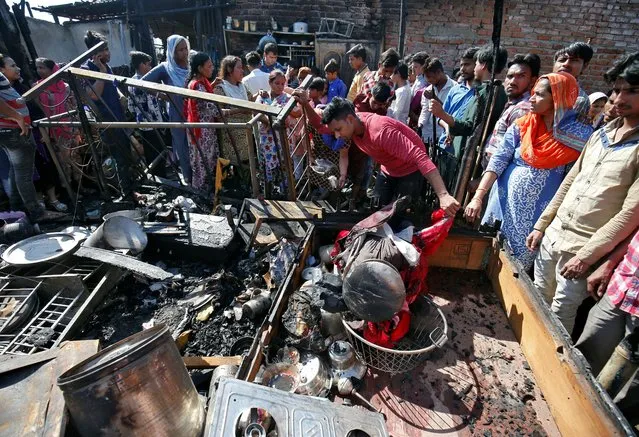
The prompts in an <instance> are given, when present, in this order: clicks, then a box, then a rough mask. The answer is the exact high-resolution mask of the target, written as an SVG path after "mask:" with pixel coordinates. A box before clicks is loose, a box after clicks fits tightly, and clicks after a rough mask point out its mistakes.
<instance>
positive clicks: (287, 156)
mask: <svg viewBox="0 0 639 437" xmlns="http://www.w3.org/2000/svg"><path fill="white" fill-rule="evenodd" d="M291 100H293V99H291ZM279 130H280V138H281V143H282V144H281V146H282V155H283V156H282V158H283V159H284V167H285V172H286V178H287V179H288V199H289V200H296V199H297V194H296V190H295V174H294V173H293V160H292V159H291V148H290V147H289V145H288V138H287V136H286V126H285V125H283V126H282V127H280V128H279Z"/></svg>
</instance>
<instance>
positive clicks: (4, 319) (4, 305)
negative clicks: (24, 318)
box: [0, 281, 42, 329]
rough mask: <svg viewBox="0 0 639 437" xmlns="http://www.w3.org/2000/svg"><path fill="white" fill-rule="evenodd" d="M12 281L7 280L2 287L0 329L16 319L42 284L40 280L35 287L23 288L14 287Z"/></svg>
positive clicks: (0, 292)
mask: <svg viewBox="0 0 639 437" xmlns="http://www.w3.org/2000/svg"><path fill="white" fill-rule="evenodd" d="M12 282H13V281H7V282H6V283H4V284H3V285H2V286H1V287H0V329H2V328H4V327H5V326H7V325H8V324H10V323H11V322H12V321H13V320H15V318H16V317H17V316H18V314H20V313H21V311H22V308H23V307H24V305H25V304H26V303H27V302H29V300H31V299H33V297H34V294H36V293H37V292H38V288H40V285H42V283H41V282H40V283H38V285H36V286H35V287H29V288H22V287H12V286H11V285H12Z"/></svg>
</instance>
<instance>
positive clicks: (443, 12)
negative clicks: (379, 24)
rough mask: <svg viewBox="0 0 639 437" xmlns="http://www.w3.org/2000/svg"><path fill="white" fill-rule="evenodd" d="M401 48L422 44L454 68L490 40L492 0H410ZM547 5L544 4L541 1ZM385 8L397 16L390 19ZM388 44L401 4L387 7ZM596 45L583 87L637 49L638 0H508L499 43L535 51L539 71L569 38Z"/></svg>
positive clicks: (600, 86)
mask: <svg viewBox="0 0 639 437" xmlns="http://www.w3.org/2000/svg"><path fill="white" fill-rule="evenodd" d="M407 4H408V7H407V12H408V19H407V26H406V39H405V51H406V52H407V53H410V52H415V51H418V50H425V51H427V52H428V53H429V54H430V55H431V56H437V57H439V58H440V59H442V61H443V62H444V63H445V66H446V68H447V69H449V70H452V68H453V67H454V66H455V64H456V62H457V60H458V58H459V55H460V54H461V53H462V52H463V50H464V49H466V48H467V47H470V46H472V45H479V44H484V43H486V42H489V41H490V37H491V33H492V7H491V5H492V1H491V2H484V1H463V0H453V1H450V0H449V1H445V0H428V1H425V0H421V1H419V0H408V3H407ZM542 5H545V6H542ZM389 13H392V14H393V15H394V16H396V17H397V20H392V19H391V16H390V15H389ZM384 16H385V17H386V23H387V27H386V40H385V43H386V47H390V46H395V47H396V46H397V41H398V29H399V10H398V8H396V9H394V10H392V11H391V10H388V11H387V13H386V14H385V15H384ZM588 38H591V39H592V40H591V44H592V46H593V48H594V49H595V55H594V57H593V59H592V62H591V63H590V65H589V67H588V69H587V70H586V71H585V72H584V75H583V76H582V78H581V79H580V82H581V84H582V86H583V87H584V89H585V90H586V91H587V92H589V93H590V92H593V91H600V90H601V91H606V90H607V89H608V88H609V87H608V86H607V85H606V84H605V82H604V81H603V78H602V75H603V73H604V72H605V71H606V69H607V68H608V67H609V66H610V65H612V63H613V62H614V60H615V59H617V58H618V57H619V56H620V55H621V54H624V53H628V52H632V51H636V50H639V42H638V41H639V2H638V1H637V0H609V1H603V0H600V1H592V0H591V1H587V0H570V1H566V0H544V1H540V0H519V1H512V0H506V2H505V7H504V21H503V25H502V45H503V46H504V47H505V48H506V49H507V50H508V53H509V55H514V54H515V53H526V52H532V53H537V54H538V55H539V56H540V57H541V60H542V72H549V71H551V70H552V63H553V54H554V52H555V51H556V50H557V49H558V48H561V47H563V46H565V45H567V44H569V43H571V42H573V41H587V40H588Z"/></svg>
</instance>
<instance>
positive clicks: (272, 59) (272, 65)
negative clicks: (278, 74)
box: [260, 42, 286, 89]
mask: <svg viewBox="0 0 639 437" xmlns="http://www.w3.org/2000/svg"><path fill="white" fill-rule="evenodd" d="M260 70H262V71H263V72H264V73H268V74H270V73H271V71H273V70H281V71H282V73H284V72H285V71H286V70H285V69H284V67H283V66H282V64H280V63H279V62H277V44H274V43H272V42H270V43H268V44H266V45H265V46H264V56H263V57H262V65H261V66H260ZM267 89H268V88H267Z"/></svg>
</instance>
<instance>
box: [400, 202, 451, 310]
mask: <svg viewBox="0 0 639 437" xmlns="http://www.w3.org/2000/svg"><path fill="white" fill-rule="evenodd" d="M431 220H432V222H433V225H432V226H430V227H428V228H426V229H422V230H421V231H419V232H417V233H416V234H415V235H413V246H415V248H416V249H417V250H418V251H419V253H420V256H419V264H417V265H416V266H415V267H413V268H411V269H409V270H406V271H404V272H402V273H403V275H402V278H403V279H404V283H405V284H406V301H407V302H408V303H409V304H411V303H413V302H414V301H415V299H416V298H417V296H419V295H421V294H426V293H427V292H428V284H427V282H426V277H427V276H428V257H429V256H431V255H432V254H433V253H435V251H436V250H437V249H439V247H440V246H441V245H442V243H443V242H444V240H445V239H446V237H448V232H450V228H452V227H453V219H451V218H450V217H446V214H445V213H444V211H443V210H442V209H439V210H437V211H435V212H433V214H432V216H431Z"/></svg>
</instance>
